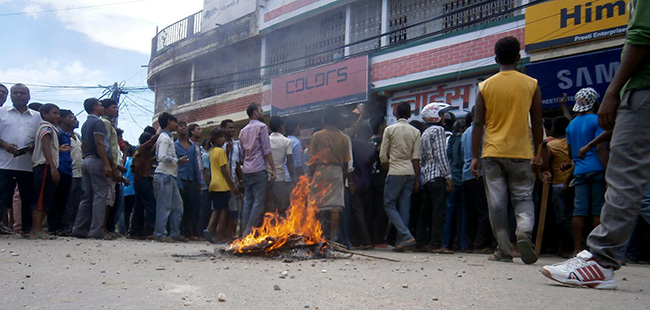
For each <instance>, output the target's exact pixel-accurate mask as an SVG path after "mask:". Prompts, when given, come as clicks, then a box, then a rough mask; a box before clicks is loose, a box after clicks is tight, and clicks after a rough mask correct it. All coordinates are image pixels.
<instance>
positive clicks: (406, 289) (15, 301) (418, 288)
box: [0, 236, 650, 310]
mask: <svg viewBox="0 0 650 310" xmlns="http://www.w3.org/2000/svg"><path fill="white" fill-rule="evenodd" d="M213 252H214V246H212V245H208V244H206V243H186V244H165V243H154V242H149V241H132V240H125V239H119V240H114V241H95V240H81V239H74V238H58V239H57V240H38V241H34V240H27V239H22V238H20V237H16V236H10V237H5V236H3V237H2V238H0V274H1V278H2V281H0V292H1V293H0V296H1V297H0V309H48V310H50V309H138V310H141V309H391V310H393V309H440V308H446V309H509V308H515V307H516V308H524V309H526V310H531V309H545V310H547V309H575V308H582V309H647V307H648V305H650V294H649V293H648V290H650V266H649V265H631V266H627V267H623V268H622V269H621V270H619V271H617V273H616V279H617V282H618V290H616V291H597V290H593V289H586V288H567V287H563V286H560V285H558V284H555V283H553V282H552V281H550V280H548V279H546V278H544V277H543V276H542V275H541V274H540V273H539V268H540V267H541V266H542V265H545V264H551V263H556V262H559V261H561V259H559V258H556V257H542V258H541V259H540V260H539V261H538V262H537V263H536V264H535V265H524V264H523V263H521V262H519V261H516V262H515V263H498V262H490V261H487V256H485V255H476V254H455V255H436V254H423V253H393V252H390V251H387V250H373V251H370V252H367V253H371V254H373V255H377V256H384V257H390V258H395V259H399V260H400V262H390V261H385V260H378V259H370V258H365V257H361V256H353V257H352V258H345V259H334V260H332V259H330V260H308V261H294V262H285V261H282V260H275V259H264V258H259V257H234V256H222V257H212V255H211V254H212V253H213Z"/></svg>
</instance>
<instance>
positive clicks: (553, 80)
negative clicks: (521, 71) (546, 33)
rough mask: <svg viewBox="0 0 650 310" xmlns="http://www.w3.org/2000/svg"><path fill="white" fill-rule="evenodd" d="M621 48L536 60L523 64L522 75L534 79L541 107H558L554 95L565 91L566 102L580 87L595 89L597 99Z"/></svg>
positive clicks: (611, 71)
mask: <svg viewBox="0 0 650 310" xmlns="http://www.w3.org/2000/svg"><path fill="white" fill-rule="evenodd" d="M621 51H622V49H621V48H615V49H610V50H605V51H599V52H593V53H587V54H582V55H577V56H571V57H565V58H561V59H554V60H547V61H540V62H536V63H531V64H528V65H527V66H526V74H528V75H530V76H532V77H534V78H536V79H537V83H538V85H539V88H540V90H541V91H542V107H543V108H545V109H549V108H557V107H559V102H558V98H560V97H562V94H563V93H566V94H567V97H568V98H567V105H568V106H572V105H573V104H574V103H575V99H574V98H573V95H575V93H577V92H578V91H579V90H580V89H581V88H584V87H591V88H593V89H595V90H596V91H597V92H598V93H599V94H600V95H601V98H602V96H603V95H604V94H605V90H607V86H609V83H610V82H611V81H612V78H613V77H614V73H615V72H616V69H618V67H619V65H620V63H621Z"/></svg>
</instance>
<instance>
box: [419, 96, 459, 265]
mask: <svg viewBox="0 0 650 310" xmlns="http://www.w3.org/2000/svg"><path fill="white" fill-rule="evenodd" d="M449 107H450V106H449V105H448V104H446V103H437V102H435V103H430V104H427V105H426V106H425V107H424V108H422V111H421V112H420V116H422V119H423V120H424V121H425V122H426V123H427V126H428V128H427V129H426V130H425V131H424V133H422V138H421V140H420V176H421V179H422V188H423V190H424V195H425V196H424V199H423V200H424V203H423V204H422V207H421V208H420V216H419V217H418V225H417V234H416V235H417V250H419V251H426V252H433V253H442V254H453V253H454V252H453V251H451V250H449V249H447V248H446V247H443V243H442V237H443V228H444V225H445V213H446V210H447V204H446V203H445V202H446V197H447V192H451V191H453V190H454V182H453V181H452V177H451V169H450V167H449V160H448V159H447V143H446V139H447V138H446V134H445V128H444V127H443V126H444V125H445V118H444V113H445V111H447V110H448V109H449ZM427 228H428V229H427Z"/></svg>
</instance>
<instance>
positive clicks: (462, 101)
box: [386, 76, 489, 125]
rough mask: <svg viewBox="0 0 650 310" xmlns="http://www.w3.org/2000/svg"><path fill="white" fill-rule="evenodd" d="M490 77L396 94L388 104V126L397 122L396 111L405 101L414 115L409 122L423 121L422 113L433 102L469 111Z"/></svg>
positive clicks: (435, 85) (434, 85) (419, 88)
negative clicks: (482, 83)
mask: <svg viewBox="0 0 650 310" xmlns="http://www.w3.org/2000/svg"><path fill="white" fill-rule="evenodd" d="M488 77H489V76H483V77H476V78H471V79H464V80H460V81H454V82H447V83H440V84H433V85H428V86H423V87H417V88H412V89H408V90H404V91H398V92H395V93H394V94H393V96H391V97H390V98H389V99H388V102H387V104H386V116H387V118H386V122H387V124H388V125H391V124H394V123H395V122H397V118H396V117H395V109H396V108H397V105H398V104H399V103H400V102H403V101H406V102H408V103H410V104H411V114H412V115H411V118H410V119H409V120H418V121H422V117H420V111H421V110H422V108H424V106H426V105H427V104H429V103H432V102H445V103H448V104H450V105H451V106H452V107H453V109H454V110H469V109H471V108H472V107H473V106H474V101H475V100H476V93H477V91H478V83H479V82H481V81H483V80H485V79H486V78H488Z"/></svg>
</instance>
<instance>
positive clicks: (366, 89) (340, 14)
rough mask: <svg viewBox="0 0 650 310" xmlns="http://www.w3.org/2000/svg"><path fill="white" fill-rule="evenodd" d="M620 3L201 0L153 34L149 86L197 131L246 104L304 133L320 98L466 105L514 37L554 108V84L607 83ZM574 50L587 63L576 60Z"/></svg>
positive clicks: (240, 114) (379, 104)
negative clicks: (288, 120) (292, 121)
mask: <svg viewBox="0 0 650 310" xmlns="http://www.w3.org/2000/svg"><path fill="white" fill-rule="evenodd" d="M600 2H603V3H600ZM605 2H607V3H605ZM592 3H593V4H592ZM621 3H622V4H623V8H622V9H621V5H622V4H621ZM626 7H627V1H623V0H620V1H607V0H603V1H598V3H596V2H593V1H580V0H555V1H527V0H239V1H235V0H206V1H205V6H204V9H203V11H201V12H199V13H196V14H194V15H192V16H189V17H187V18H185V19H183V20H181V21H179V22H177V23H175V24H173V25H171V26H169V27H167V28H165V29H163V30H162V31H160V32H158V34H157V35H156V37H155V38H154V39H153V41H152V56H151V60H150V64H149V75H148V84H149V87H150V88H151V89H152V90H154V92H155V96H156V110H155V112H156V114H158V113H161V112H162V111H170V112H172V113H174V114H175V115H177V117H178V118H179V119H181V120H185V121H187V122H196V123H198V124H200V125H202V126H204V127H210V126H214V125H216V124H218V123H219V122H220V121H221V120H223V119H226V118H230V119H233V120H235V121H236V122H238V125H242V124H244V123H245V122H244V120H245V119H246V118H247V117H246V114H245V109H246V106H247V105H248V104H250V103H253V102H255V103H260V104H261V105H262V106H263V108H264V110H265V112H267V113H268V114H270V115H278V116H284V117H286V116H289V117H290V116H296V117H297V118H298V119H299V120H300V122H301V124H302V125H303V126H302V127H303V128H307V129H309V128H315V127H318V111H319V110H320V109H322V108H323V107H325V106H327V105H335V106H339V107H340V109H341V110H342V111H343V112H349V111H352V109H354V107H356V106H357V104H359V103H364V104H365V105H364V107H365V108H367V109H372V110H373V111H374V113H385V114H386V115H387V116H388V117H389V119H388V120H389V123H391V122H393V121H394V118H391V117H392V110H393V109H394V107H395V105H396V103H398V102H402V101H408V102H410V103H411V105H412V108H413V113H414V116H413V117H414V119H417V118H418V117H419V111H420V109H421V108H422V107H423V106H424V105H426V104H427V103H430V102H434V101H444V102H447V103H450V104H451V105H452V106H453V107H454V109H456V110H466V109H470V108H471V107H472V106H473V103H474V98H475V94H476V90H477V83H478V82H480V81H481V80H483V79H485V78H487V77H489V76H490V75H492V74H494V73H496V72H497V70H498V67H497V66H496V63H495V62H494V44H495V43H496V41H497V40H499V39H500V38H502V37H504V36H508V35H512V36H515V37H517V38H518V39H519V40H520V42H522V51H521V54H522V62H521V66H520V68H521V70H522V71H530V72H532V73H534V74H531V75H533V76H535V77H538V78H539V79H540V87H542V92H543V93H548V95H546V94H545V96H544V99H545V107H546V108H548V109H553V108H555V107H556V106H555V105H553V100H554V99H555V98H556V97H557V96H558V92H557V90H556V89H553V90H552V88H553V87H555V88H558V89H561V90H566V91H567V92H570V91H572V90H573V88H576V87H579V86H583V85H591V84H597V83H596V82H598V83H601V84H603V83H607V82H608V81H609V80H611V74H613V73H612V70H615V68H616V66H617V65H616V64H612V62H616V59H614V57H612V55H614V54H616V53H620V46H621V45H622V43H623V34H624V32H625V30H624V26H625V23H624V22H623V23H622V24H621V20H623V19H625V20H626V16H627V15H626V14H627V12H626V10H627V9H626ZM621 12H623V13H624V14H623V15H625V16H623V15H621V14H620V13H621ZM524 43H525V47H524V46H523V44H524ZM592 53H593V54H592ZM603 53H605V54H607V55H605V54H603ZM578 56H585V57H587V58H584V59H583V60H581V61H584V62H585V63H588V65H587V66H591V67H589V68H586V69H585V68H582V67H580V66H576V64H578V63H579V62H577V61H576V60H575V59H573V58H572V57H578ZM606 57H609V58H606ZM594 59H597V60H598V61H599V63H593V60H594ZM563 61H564V62H563ZM567 65H570V66H571V67H570V68H569V67H566V66H567ZM565 67H566V68H565ZM583 67H584V66H583ZM549 68H556V69H553V70H556V71H553V70H548V69H549ZM567 70H568V71H569V72H567ZM585 70H586V71H589V72H588V73H589V76H588V77H587V76H586V75H585V74H586V73H585V72H586V71H585ZM551 71H553V72H551ZM547 84H548V85H547ZM569 84H571V87H568V85H569ZM551 86H552V87H551ZM574 93H575V92H574ZM571 95H573V93H571ZM559 96H561V93H560V94H559Z"/></svg>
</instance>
